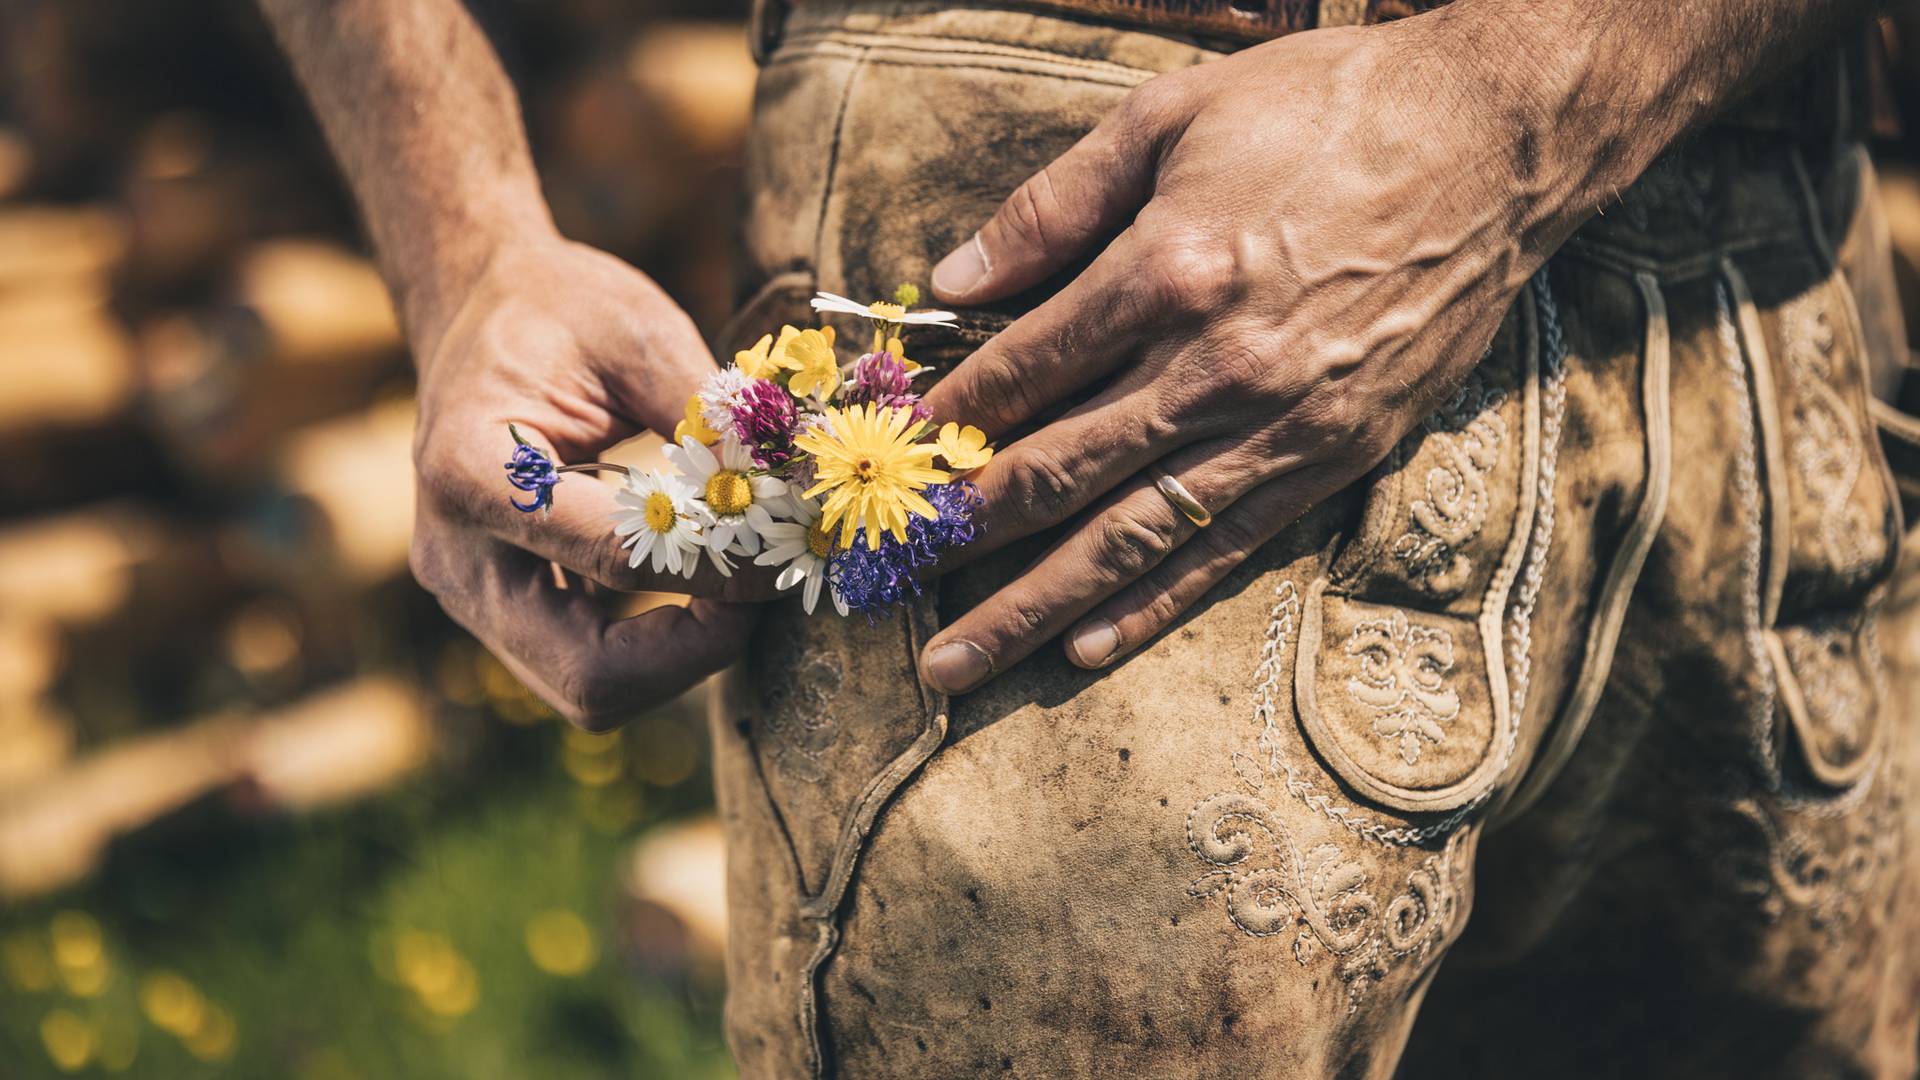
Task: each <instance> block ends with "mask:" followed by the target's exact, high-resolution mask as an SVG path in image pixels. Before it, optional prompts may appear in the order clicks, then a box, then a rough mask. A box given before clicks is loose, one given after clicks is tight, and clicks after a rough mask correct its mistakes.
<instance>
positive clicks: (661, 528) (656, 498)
mask: <svg viewBox="0 0 1920 1080" xmlns="http://www.w3.org/2000/svg"><path fill="white" fill-rule="evenodd" d="M679 519H680V515H679V514H678V513H677V512H676V511H675V510H674V509H673V499H672V498H670V497H669V496H668V495H667V493H666V492H664V491H656V492H654V493H653V494H651V495H649V496H647V528H649V529H652V530H653V531H654V532H657V533H669V532H672V531H673V524H674V522H676V521H678V520H679Z"/></svg>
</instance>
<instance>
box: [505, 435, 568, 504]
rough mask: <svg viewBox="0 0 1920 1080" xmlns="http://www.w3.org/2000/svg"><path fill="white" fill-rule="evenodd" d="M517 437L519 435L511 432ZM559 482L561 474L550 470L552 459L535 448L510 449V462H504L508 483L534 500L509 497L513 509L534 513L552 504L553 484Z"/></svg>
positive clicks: (519, 447)
mask: <svg viewBox="0 0 1920 1080" xmlns="http://www.w3.org/2000/svg"><path fill="white" fill-rule="evenodd" d="M514 438H516V439H518V438H519V433H518V432H515V433H514ZM559 482H560V474H559V473H557V472H554V470H553V459H551V458H549V457H547V455H546V454H545V453H544V452H543V451H541V449H540V448H539V447H537V446H533V445H531V444H529V443H524V442H523V443H519V444H517V445H516V446H514V448H513V460H512V461H509V462H507V483H509V484H512V485H513V486H514V487H517V488H519V489H520V490H521V491H530V492H532V493H533V501H532V502H530V503H523V502H521V501H519V500H518V499H515V498H512V497H511V496H509V497H508V498H507V501H508V502H510V503H512V504H513V508H514V509H515V510H520V511H524V512H525V513H529V514H531V513H533V512H534V511H535V510H539V509H542V508H544V507H548V506H552V505H553V485H555V484H557V483H559Z"/></svg>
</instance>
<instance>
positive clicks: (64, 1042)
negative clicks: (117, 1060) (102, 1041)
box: [40, 1009, 94, 1072]
mask: <svg viewBox="0 0 1920 1080" xmlns="http://www.w3.org/2000/svg"><path fill="white" fill-rule="evenodd" d="M40 1041H41V1042H42V1043H44V1044H45V1045H46V1048H47V1057H49V1058H51V1059H53V1064H54V1067H55V1068H57V1069H59V1070H60V1071H61V1072H79V1071H80V1070H81V1069H84V1068H86V1066H87V1062H88V1060H90V1059H91V1058H92V1057H93V1043H94V1038H93V1028H92V1027H90V1026H89V1025H88V1024H87V1022H86V1021H85V1020H82V1019H80V1018H79V1017H78V1016H76V1015H74V1014H73V1013H71V1012H68V1011H67V1010H66V1009H55V1010H53V1011H52V1012H49V1013H48V1014H47V1015H46V1016H44V1017H42V1018H41V1020H40Z"/></svg>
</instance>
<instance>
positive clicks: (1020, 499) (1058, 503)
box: [1007, 447, 1079, 524]
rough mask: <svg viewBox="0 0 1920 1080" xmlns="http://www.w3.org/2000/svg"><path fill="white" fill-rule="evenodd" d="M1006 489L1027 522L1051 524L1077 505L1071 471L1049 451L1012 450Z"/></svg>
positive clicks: (1075, 489)
mask: <svg viewBox="0 0 1920 1080" xmlns="http://www.w3.org/2000/svg"><path fill="white" fill-rule="evenodd" d="M1010 454H1011V456H1012V457H1013V460H1012V461H1011V462H1010V463H1009V467H1008V470H1007V489H1008V494H1009V495H1011V496H1012V498H1011V502H1012V505H1013V506H1015V507H1018V508H1019V510H1018V511H1017V512H1018V513H1020V514H1021V515H1022V516H1024V517H1025V518H1027V519H1028V520H1029V521H1033V522H1036V523H1044V524H1051V523H1053V522H1056V521H1060V520H1062V519H1064V518H1065V517H1066V516H1067V515H1069V514H1071V513H1073V512H1074V511H1075V510H1076V509H1078V508H1079V500H1078V499H1077V498H1076V495H1077V485H1076V483H1075V481H1074V477H1073V473H1072V472H1071V471H1070V470H1069V469H1068V468H1067V467H1066V465H1065V463H1063V462H1062V461H1060V459H1059V458H1058V457H1056V456H1055V455H1054V454H1053V453H1052V452H1051V451H1047V450H1041V449H1038V448H1034V447H1028V448H1026V449H1024V450H1018V449H1016V451H1011V452H1010Z"/></svg>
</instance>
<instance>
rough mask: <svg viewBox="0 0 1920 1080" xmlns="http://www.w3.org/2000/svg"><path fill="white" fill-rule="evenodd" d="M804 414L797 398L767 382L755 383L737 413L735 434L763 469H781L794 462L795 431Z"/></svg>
mask: <svg viewBox="0 0 1920 1080" xmlns="http://www.w3.org/2000/svg"><path fill="white" fill-rule="evenodd" d="M799 421H800V413H799V411H798V410H797V409H795V408H794V406H793V395H791V394H789V393H787V392H786V391H785V390H783V389H781V387H780V385H779V384H778V383H775V382H771V381H769V380H767V379H755V380H753V381H752V382H750V383H748V384H747V386H746V389H745V390H743V391H741V393H740V404H738V405H736V406H734V409H733V432H734V434H735V435H738V436H739V437H740V444H741V445H742V446H745V447H746V448H747V450H748V452H749V453H751V454H752V455H753V461H754V464H756V465H759V466H760V467H761V468H763V469H779V468H781V467H783V466H785V465H786V464H787V463H788V462H789V461H792V460H793V454H794V450H793V436H794V428H795V427H796V426H797V425H798V424H799Z"/></svg>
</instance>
